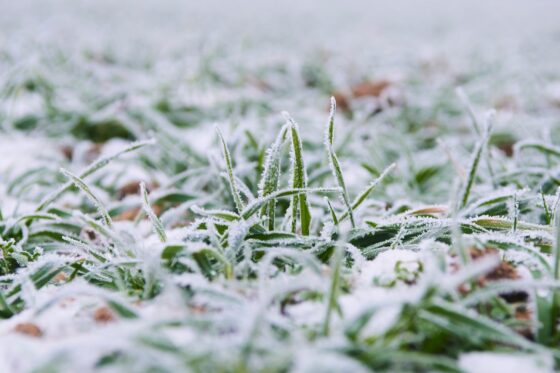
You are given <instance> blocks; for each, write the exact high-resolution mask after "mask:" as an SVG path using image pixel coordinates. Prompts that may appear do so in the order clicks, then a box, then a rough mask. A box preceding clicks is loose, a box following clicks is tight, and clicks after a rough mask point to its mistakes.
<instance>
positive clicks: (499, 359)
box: [459, 352, 554, 373]
mask: <svg viewBox="0 0 560 373" xmlns="http://www.w3.org/2000/svg"><path fill="white" fill-rule="evenodd" d="M553 367H554V363H553V360H552V356H550V355H526V354H515V355H514V354H508V353H492V352H472V353H469V354H463V355H461V356H460V357H459V368H461V369H463V370H464V371H465V372H467V373H495V372H508V373H529V372H531V373H545V372H547V373H548V372H553V371H554V368H553Z"/></svg>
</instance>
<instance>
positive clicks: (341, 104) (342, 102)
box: [327, 91, 350, 113]
mask: <svg viewBox="0 0 560 373" xmlns="http://www.w3.org/2000/svg"><path fill="white" fill-rule="evenodd" d="M332 96H333V97H334V99H335V100H336V107H337V109H339V110H341V111H344V112H346V113H348V112H350V101H349V100H348V98H347V97H346V95H345V94H344V93H342V92H340V91H337V92H334V93H333V94H332ZM330 108H331V107H330V105H327V110H330Z"/></svg>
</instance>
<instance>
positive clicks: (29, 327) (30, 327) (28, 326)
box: [14, 322, 43, 338]
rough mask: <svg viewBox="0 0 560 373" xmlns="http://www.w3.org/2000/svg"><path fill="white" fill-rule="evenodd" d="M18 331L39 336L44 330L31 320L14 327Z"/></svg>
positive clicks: (31, 335)
mask: <svg viewBox="0 0 560 373" xmlns="http://www.w3.org/2000/svg"><path fill="white" fill-rule="evenodd" d="M14 331H15V332H16V333H20V334H25V335H28V336H30V337H36V338H39V337H41V336H42V335H43V331H42V330H41V329H40V328H39V327H38V326H37V325H35V324H33V323H30V322H24V323H19V324H17V325H16V327H15V328H14Z"/></svg>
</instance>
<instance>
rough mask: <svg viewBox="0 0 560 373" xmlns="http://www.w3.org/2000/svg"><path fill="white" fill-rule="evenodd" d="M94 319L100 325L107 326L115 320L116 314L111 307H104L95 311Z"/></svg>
mask: <svg viewBox="0 0 560 373" xmlns="http://www.w3.org/2000/svg"><path fill="white" fill-rule="evenodd" d="M93 319H94V320H95V321H96V322H98V323H100V324H106V323H109V322H112V321H114V320H115V314H114V313H113V311H111V310H110V309H109V307H106V306H103V307H99V308H98V309H96V310H95V312H94V313H93Z"/></svg>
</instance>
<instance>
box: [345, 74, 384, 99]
mask: <svg viewBox="0 0 560 373" xmlns="http://www.w3.org/2000/svg"><path fill="white" fill-rule="evenodd" d="M389 86H391V82H390V81H388V80H384V79H382V80H377V81H365V82H362V83H359V84H356V85H355V86H353V87H352V96H354V97H356V98H359V97H368V96H369V97H379V96H381V93H383V91H384V90H385V89H387V88H389Z"/></svg>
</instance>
